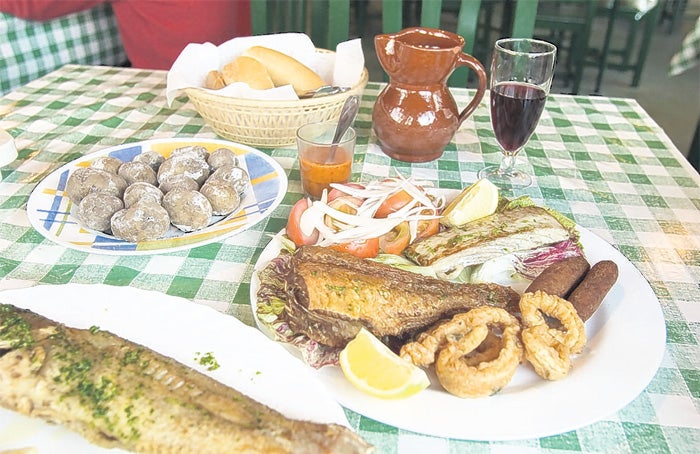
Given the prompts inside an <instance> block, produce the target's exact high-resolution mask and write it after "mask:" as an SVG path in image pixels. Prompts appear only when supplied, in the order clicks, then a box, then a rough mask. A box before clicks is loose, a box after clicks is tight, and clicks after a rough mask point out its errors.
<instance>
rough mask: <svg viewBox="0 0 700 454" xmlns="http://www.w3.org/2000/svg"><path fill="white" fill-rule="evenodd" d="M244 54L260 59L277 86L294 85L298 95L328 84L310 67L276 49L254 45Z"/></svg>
mask: <svg viewBox="0 0 700 454" xmlns="http://www.w3.org/2000/svg"><path fill="white" fill-rule="evenodd" d="M243 56H246V57H250V58H253V59H255V60H257V61H259V62H260V63H261V64H262V65H263V66H264V67H265V68H266V69H267V72H268V73H269V75H270V78H271V79H272V83H274V85H275V86H276V87H280V86H283V85H292V87H293V88H294V91H295V92H296V94H298V95H301V94H303V93H305V92H307V91H309V90H315V89H317V88H319V87H322V86H324V85H326V83H325V82H324V80H323V79H321V77H320V76H319V75H318V74H316V73H315V72H314V71H312V70H311V69H310V68H309V67H307V66H305V65H303V64H302V63H301V62H299V61H298V60H296V59H294V58H292V57H290V56H289V55H286V54H283V53H282V52H278V51H276V50H274V49H270V48H267V47H263V46H253V47H251V48H249V49H248V50H246V51H245V52H243Z"/></svg>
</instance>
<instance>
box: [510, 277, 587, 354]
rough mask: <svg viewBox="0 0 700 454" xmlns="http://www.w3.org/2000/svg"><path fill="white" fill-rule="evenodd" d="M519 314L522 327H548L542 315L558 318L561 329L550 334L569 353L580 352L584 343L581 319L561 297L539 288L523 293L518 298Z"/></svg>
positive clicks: (584, 333)
mask: <svg viewBox="0 0 700 454" xmlns="http://www.w3.org/2000/svg"><path fill="white" fill-rule="evenodd" d="M520 314H521V317H522V320H523V329H526V328H531V327H534V326H539V325H544V326H546V327H548V325H547V321H546V320H545V318H544V315H547V316H549V317H552V318H555V319H557V320H559V322H560V323H561V324H562V326H563V330H558V331H559V333H551V334H552V335H553V336H554V337H555V338H557V339H558V340H559V342H561V343H563V344H564V345H566V347H567V348H568V349H569V350H570V352H571V353H574V354H575V353H580V352H581V350H583V347H584V346H585V345H586V331H585V329H584V327H583V321H582V320H581V317H579V316H578V313H577V312H576V309H575V308H574V306H573V305H572V304H571V303H570V302H568V301H566V300H565V299H563V298H559V297H558V296H556V295H549V294H547V293H545V292H542V291H540V290H538V291H536V292H535V293H525V294H523V296H522V297H521V298H520ZM543 314H544V315H543ZM548 328H549V327H548ZM526 348H527V344H526Z"/></svg>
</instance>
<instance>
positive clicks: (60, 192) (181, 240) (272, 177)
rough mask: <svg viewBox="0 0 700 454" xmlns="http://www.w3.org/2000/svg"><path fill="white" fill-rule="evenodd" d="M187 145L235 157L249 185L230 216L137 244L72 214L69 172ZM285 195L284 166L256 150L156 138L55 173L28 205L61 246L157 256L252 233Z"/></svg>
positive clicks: (78, 161) (34, 220)
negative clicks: (224, 151) (84, 223)
mask: <svg viewBox="0 0 700 454" xmlns="http://www.w3.org/2000/svg"><path fill="white" fill-rule="evenodd" d="M188 145H199V146H202V147H205V148H206V149H207V150H209V151H210V152H211V151H214V150H215V149H217V148H220V147H226V148H229V149H230V150H232V151H233V152H234V153H236V155H237V156H238V158H239V162H240V165H241V167H243V168H245V170H246V171H247V172H248V175H249V176H250V183H251V187H250V188H249V189H248V190H247V191H246V193H245V195H244V197H243V199H242V200H241V205H240V207H239V208H238V209H237V210H236V211H234V212H233V213H231V214H229V215H228V216H213V217H212V219H211V222H210V224H209V226H208V227H206V228H204V229H202V230H198V231H195V232H189V233H185V232H182V231H180V230H178V229H176V228H175V227H172V226H171V228H170V230H169V231H168V233H167V234H166V235H165V236H164V237H163V238H161V239H158V240H153V241H142V242H138V243H129V242H127V241H124V240H120V239H118V238H115V237H114V236H111V235H108V234H105V233H102V232H97V231H94V230H89V229H86V228H84V227H81V226H80V224H79V223H78V221H77V219H76V217H75V214H74V213H75V210H77V206H76V205H75V204H73V203H72V202H71V201H70V199H68V196H67V195H66V194H65V187H66V182H67V181H68V176H69V175H70V173H71V172H73V171H74V170H75V169H77V168H80V167H87V166H89V165H90V163H91V162H92V161H94V160H95V159H97V158H99V157H101V156H113V157H115V158H119V159H121V160H122V161H124V162H127V161H131V160H132V159H134V157H135V156H137V155H139V154H141V153H144V152H146V151H155V152H158V153H160V154H162V155H163V156H164V157H166V158H167V157H168V156H170V153H171V152H172V151H173V150H174V149H176V148H180V147H184V146H188ZM286 192H287V176H286V174H285V172H284V170H283V169H282V167H281V166H280V165H279V164H278V163H277V161H275V160H274V159H272V158H271V157H269V156H268V155H266V154H264V153H263V152H261V151H260V150H257V149H255V148H252V147H249V146H246V145H241V144H238V143H235V142H230V141H227V140H218V139H195V138H182V139H178V138H171V139H153V140H146V141H142V142H134V143H129V144H124V145H118V146H115V147H110V148H106V149H104V150H100V151H98V152H95V153H91V154H89V155H86V156H83V157H82V158H79V159H76V160H75V161H73V162H70V163H68V164H66V165H64V166H62V167H61V168H59V169H57V170H55V171H54V172H52V173H51V174H50V175H49V176H47V177H46V178H44V180H42V181H41V182H40V183H39V184H38V185H37V187H36V188H34V191H32V194H31V195H30V196H29V201H28V202H27V215H28V216H29V221H30V223H31V224H32V226H33V227H34V228H35V229H36V230H37V231H38V232H39V233H41V234H42V235H43V236H44V237H46V238H48V239H49V240H52V241H54V242H56V243H58V244H60V245H62V246H66V247H69V248H72V249H76V250H80V251H84V252H92V253H96V254H110V255H140V254H157V253H163V252H174V251H179V250H182V249H189V248H192V247H196V246H202V245H205V244H209V243H212V242H214V241H220V240H222V239H224V238H226V237H228V236H231V235H233V234H236V233H239V232H242V231H244V230H246V229H249V228H250V227H252V226H253V225H255V224H257V223H258V222H260V221H261V220H262V219H264V218H265V217H267V216H268V215H269V214H270V213H271V212H272V211H273V210H274V209H275V208H276V207H277V206H278V205H279V204H280V202H281V201H282V198H283V197H284V194H285V193H286Z"/></svg>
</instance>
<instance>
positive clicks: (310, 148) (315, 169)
mask: <svg viewBox="0 0 700 454" xmlns="http://www.w3.org/2000/svg"><path fill="white" fill-rule="evenodd" d="M337 125H338V123H337V122H336V121H328V122H323V123H309V124H307V125H304V126H302V127H300V128H299V129H298V130H297V149H298V151H299V170H300V173H301V186H302V188H303V189H304V194H306V196H307V197H310V198H312V199H314V200H318V199H320V198H321V195H322V194H323V190H324V189H327V190H329V191H330V190H331V187H330V185H331V183H347V182H348V181H350V175H351V174H352V161H353V156H354V153H355V138H356V134H355V130H354V129H353V128H348V130H347V132H346V133H345V134H344V135H343V137H342V138H341V139H340V142H339V143H338V145H337V146H332V145H331V142H332V141H333V134H334V133H335V129H336V126H337Z"/></svg>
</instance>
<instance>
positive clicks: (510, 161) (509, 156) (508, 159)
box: [499, 152, 518, 175]
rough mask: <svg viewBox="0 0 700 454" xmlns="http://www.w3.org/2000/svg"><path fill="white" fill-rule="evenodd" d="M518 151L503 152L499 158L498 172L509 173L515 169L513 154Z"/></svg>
mask: <svg viewBox="0 0 700 454" xmlns="http://www.w3.org/2000/svg"><path fill="white" fill-rule="evenodd" d="M517 154H518V153H517V152H515V153H504V154H503V159H502V160H501V166H500V168H499V172H500V173H503V174H505V175H511V174H512V173H513V171H514V170H515V156H516V155H517Z"/></svg>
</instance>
